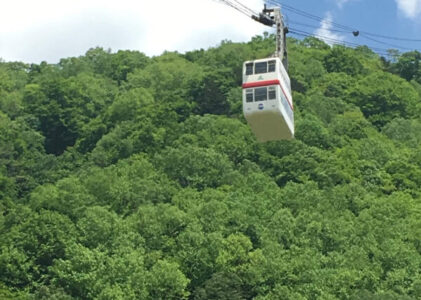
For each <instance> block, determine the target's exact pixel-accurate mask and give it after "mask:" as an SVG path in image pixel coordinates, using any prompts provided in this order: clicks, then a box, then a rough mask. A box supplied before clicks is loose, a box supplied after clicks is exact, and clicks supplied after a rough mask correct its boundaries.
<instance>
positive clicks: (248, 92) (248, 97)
mask: <svg viewBox="0 0 421 300" xmlns="http://www.w3.org/2000/svg"><path fill="white" fill-rule="evenodd" d="M246 102H253V89H247V90H246Z"/></svg>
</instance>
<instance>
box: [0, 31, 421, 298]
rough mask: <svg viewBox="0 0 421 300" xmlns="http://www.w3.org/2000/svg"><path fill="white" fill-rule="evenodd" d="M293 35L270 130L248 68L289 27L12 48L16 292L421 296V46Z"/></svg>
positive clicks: (11, 284)
mask: <svg viewBox="0 0 421 300" xmlns="http://www.w3.org/2000/svg"><path fill="white" fill-rule="evenodd" d="M288 43H289V45H288V46H289V57H290V69H289V71H290V77H291V82H292V88H293V97H294V101H295V107H296V110H295V118H296V139H295V140H292V141H279V142H269V143H265V144H259V143H257V142H256V139H255V137H254V136H253V134H252V133H251V131H250V129H249V127H248V126H247V124H246V122H245V120H244V119H243V117H242V113H241V68H242V63H243V61H245V60H249V59H254V58H261V57H266V56H268V55H269V54H270V53H271V52H272V50H273V49H274V39H273V36H269V35H265V36H262V37H260V36H258V37H255V38H253V39H252V40H251V41H250V42H248V43H244V44H237V43H231V42H228V41H225V42H222V43H221V45H219V46H218V47H216V48H211V49H208V50H197V51H192V52H188V53H186V54H179V53H163V54H162V55H160V56H158V57H152V58H151V57H147V56H145V55H143V54H142V53H139V52H136V51H118V52H117V53H111V52H110V51H104V50H103V49H101V48H96V49H91V50H89V51H88V52H87V53H86V55H84V56H82V57H77V58H75V57H73V58H68V59H62V60H61V61H60V63H58V64H55V65H52V64H47V63H41V64H39V65H37V64H32V65H26V64H23V63H17V62H15V63H11V62H1V63H0V211H1V214H0V298H1V299H258V300H263V299H420V298H421V189H420V186H421V117H420V113H421V62H420V60H421V55H420V53H418V52H410V53H405V54H403V55H401V56H400V57H399V58H397V59H396V60H393V61H388V60H387V59H384V58H380V57H378V56H377V55H376V54H375V53H373V52H371V50H370V49H368V48H366V47H359V48H356V49H350V48H345V47H341V46H334V47H329V46H328V45H326V44H324V43H323V42H322V41H319V40H317V39H314V38H307V39H305V40H303V41H299V40H294V39H289V41H288Z"/></svg>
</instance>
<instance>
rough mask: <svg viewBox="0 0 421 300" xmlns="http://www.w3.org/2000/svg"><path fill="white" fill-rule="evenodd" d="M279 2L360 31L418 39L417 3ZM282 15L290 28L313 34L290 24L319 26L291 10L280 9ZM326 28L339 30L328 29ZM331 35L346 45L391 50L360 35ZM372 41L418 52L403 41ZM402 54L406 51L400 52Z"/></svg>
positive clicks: (420, 6)
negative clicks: (354, 44)
mask: <svg viewBox="0 0 421 300" xmlns="http://www.w3.org/2000/svg"><path fill="white" fill-rule="evenodd" d="M280 2H282V3H284V4H286V5H288V6H291V7H294V8H297V9H299V10H302V11H305V12H308V13H311V14H312V15H317V16H320V17H322V18H330V19H329V20H331V21H332V22H335V23H339V24H341V25H346V26H349V27H352V28H356V29H358V30H360V31H365V32H370V33H375V34H380V35H385V36H394V37H405V38H411V39H420V40H421V0H348V1H346V0H345V1H344V0H342V1H339V0H318V1H309V0H281V1H280ZM283 12H284V14H285V15H286V18H287V19H288V20H289V21H290V24H289V26H290V27H291V28H296V29H301V30H305V31H308V32H311V33H316V32H317V29H315V28H309V27H304V26H301V25H297V24H294V22H301V23H305V24H309V25H314V26H320V23H319V22H316V21H313V20H311V19H309V18H306V17H303V16H300V15H298V14H296V13H293V12H291V10H288V9H284V11H283ZM330 29H340V28H336V27H335V26H331V28H330ZM332 34H335V35H337V38H339V39H343V40H344V41H346V42H352V43H357V44H365V45H368V46H370V47H376V48H382V49H388V48H394V47H393V46H389V45H385V44H381V43H376V42H374V41H371V40H368V39H366V38H365V37H364V35H363V34H362V35H360V36H358V37H354V36H353V35H352V34H351V33H342V32H339V33H338V32H332ZM372 38H373V39H376V40H378V41H381V42H384V43H389V44H393V45H396V46H399V47H402V48H408V49H418V50H420V49H421V42H405V41H399V40H392V39H383V38H379V37H374V36H372ZM402 51H409V50H406V49H402Z"/></svg>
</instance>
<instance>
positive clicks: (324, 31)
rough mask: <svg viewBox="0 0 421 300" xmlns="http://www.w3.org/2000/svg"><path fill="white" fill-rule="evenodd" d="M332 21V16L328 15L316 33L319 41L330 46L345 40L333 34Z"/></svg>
mask: <svg viewBox="0 0 421 300" xmlns="http://www.w3.org/2000/svg"><path fill="white" fill-rule="evenodd" d="M332 20H333V18H332V14H331V13H327V14H326V17H325V18H324V19H323V20H322V21H321V22H320V27H319V28H318V29H317V30H316V31H315V32H314V34H315V35H316V36H317V37H318V38H319V39H321V40H323V41H324V42H325V43H326V44H329V45H332V44H336V43H337V42H340V41H343V40H344V37H343V36H342V35H340V34H336V33H334V32H332Z"/></svg>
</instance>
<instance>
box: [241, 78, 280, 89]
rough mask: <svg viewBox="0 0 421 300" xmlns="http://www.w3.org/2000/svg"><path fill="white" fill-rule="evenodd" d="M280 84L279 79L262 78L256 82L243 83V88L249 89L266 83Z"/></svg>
mask: <svg viewBox="0 0 421 300" xmlns="http://www.w3.org/2000/svg"><path fill="white" fill-rule="evenodd" d="M278 84H281V83H280V82H279V80H277V79H275V80H263V81H256V82H249V83H243V89H249V88H254V87H261V86H268V85H278Z"/></svg>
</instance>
